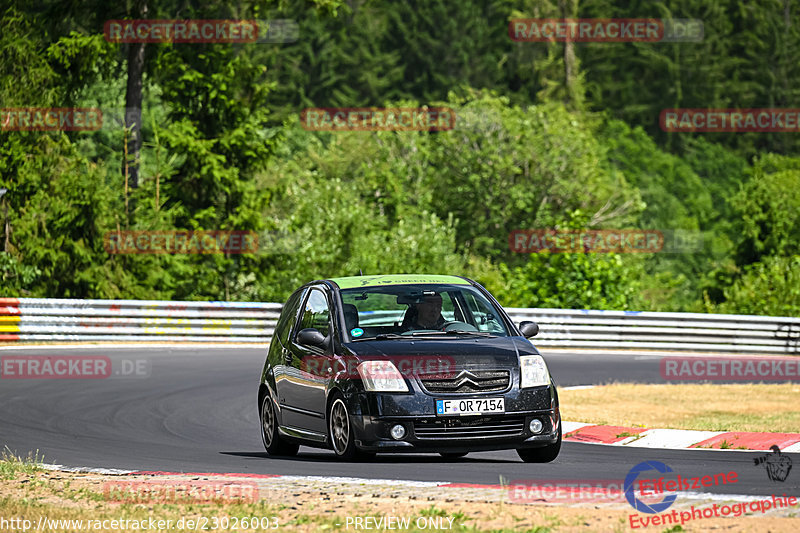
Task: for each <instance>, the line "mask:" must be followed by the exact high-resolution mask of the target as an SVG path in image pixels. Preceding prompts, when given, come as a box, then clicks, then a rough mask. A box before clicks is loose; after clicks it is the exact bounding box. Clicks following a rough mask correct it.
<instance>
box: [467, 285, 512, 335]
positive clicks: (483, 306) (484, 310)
mask: <svg viewBox="0 0 800 533" xmlns="http://www.w3.org/2000/svg"><path fill="white" fill-rule="evenodd" d="M464 301H465V302H466V303H467V308H468V309H469V312H470V314H471V315H472V318H473V320H474V321H475V326H477V328H478V331H485V332H488V333H505V328H503V325H502V324H503V321H502V320H501V319H500V317H499V316H497V313H495V311H494V309H492V307H491V305H489V302H487V301H484V300H483V299H482V298H481V299H480V300H479V299H477V298H476V297H475V295H474V294H472V293H471V292H465V293H464Z"/></svg>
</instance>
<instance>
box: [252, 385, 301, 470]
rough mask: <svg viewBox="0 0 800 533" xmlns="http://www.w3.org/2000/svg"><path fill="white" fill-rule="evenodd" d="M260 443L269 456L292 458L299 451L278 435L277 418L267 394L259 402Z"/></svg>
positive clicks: (295, 446)
mask: <svg viewBox="0 0 800 533" xmlns="http://www.w3.org/2000/svg"><path fill="white" fill-rule="evenodd" d="M261 441H262V442H263V443H264V448H265V449H266V450H267V453H268V454H270V455H279V456H280V455H282V456H290V457H291V456H293V455H297V450H298V449H300V445H299V444H295V443H293V442H287V441H285V440H284V439H283V437H281V436H280V434H279V433H278V417H277V416H275V407H274V406H273V405H272V398H271V397H270V395H269V392H267V394H265V395H264V399H263V400H262V401H261Z"/></svg>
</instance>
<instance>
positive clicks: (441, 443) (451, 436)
mask: <svg viewBox="0 0 800 533" xmlns="http://www.w3.org/2000/svg"><path fill="white" fill-rule="evenodd" d="M479 396H487V397H498V396H502V397H503V398H505V405H506V412H505V413H503V414H486V415H471V416H437V415H436V412H435V400H436V399H437V398H443V397H446V398H454V396H450V395H447V396H436V395H428V394H422V395H420V394H419V393H418V392H417V393H416V394H382V393H361V394H359V395H358V397H357V398H356V399H354V401H355V403H356V404H357V405H353V407H354V409H351V410H350V412H351V413H352V414H351V416H350V422H351V427H352V428H353V429H354V431H355V436H356V440H355V444H356V446H357V447H358V448H359V449H361V450H364V451H372V452H472V451H489V450H504V449H514V448H538V447H542V446H547V445H549V444H554V443H556V442H557V441H558V437H559V430H560V428H559V426H560V423H561V421H560V415H559V412H558V408H557V405H556V404H555V399H554V397H555V392H554V390H552V387H550V386H547V387H537V388H531V389H512V390H509V391H506V392H504V393H496V394H491V393H489V394H481V395H479ZM459 397H460V398H474V397H476V395H468V394H467V395H463V396H461V395H459ZM534 418H538V419H539V420H540V421H541V422H542V424H543V428H542V430H541V431H540V432H539V433H538V434H534V433H532V432H531V431H530V429H529V427H528V426H529V423H530V422H531V420H532V419H534ZM397 424H400V425H402V426H403V427H404V428H405V435H404V436H403V437H402V438H401V439H394V438H392V436H391V433H390V431H391V428H392V427H393V426H395V425H397Z"/></svg>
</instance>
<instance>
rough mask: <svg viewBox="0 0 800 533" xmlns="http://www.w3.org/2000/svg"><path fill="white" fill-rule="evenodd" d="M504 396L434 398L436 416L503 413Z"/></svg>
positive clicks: (504, 410)
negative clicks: (452, 398) (455, 398)
mask: <svg viewBox="0 0 800 533" xmlns="http://www.w3.org/2000/svg"><path fill="white" fill-rule="evenodd" d="M505 412H506V405H505V401H504V398H465V399H463V400H436V414H437V415H438V416H453V415H456V416H464V415H482V414H486V413H505Z"/></svg>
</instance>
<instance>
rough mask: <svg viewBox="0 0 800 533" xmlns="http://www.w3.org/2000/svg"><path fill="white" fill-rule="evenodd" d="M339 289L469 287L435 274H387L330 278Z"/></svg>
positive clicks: (452, 278) (458, 281)
mask: <svg viewBox="0 0 800 533" xmlns="http://www.w3.org/2000/svg"><path fill="white" fill-rule="evenodd" d="M331 281H332V282H334V283H336V284H337V285H338V286H339V288H341V289H353V288H357V287H380V286H382V285H412V284H418V283H450V284H453V285H469V282H468V281H467V280H465V279H461V278H458V277H456V276H442V275H436V274H419V275H417V274H388V275H385V276H354V277H349V278H332V279H331Z"/></svg>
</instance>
